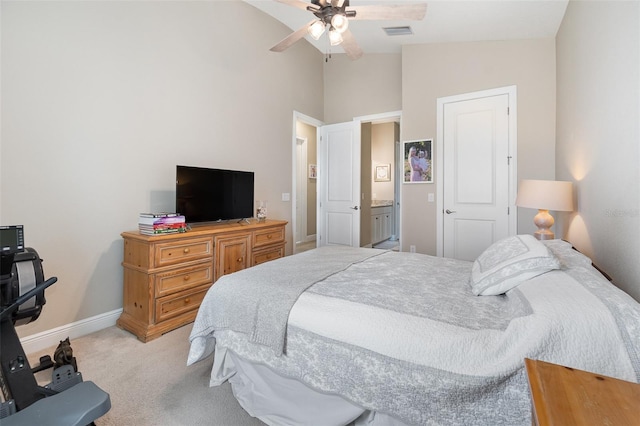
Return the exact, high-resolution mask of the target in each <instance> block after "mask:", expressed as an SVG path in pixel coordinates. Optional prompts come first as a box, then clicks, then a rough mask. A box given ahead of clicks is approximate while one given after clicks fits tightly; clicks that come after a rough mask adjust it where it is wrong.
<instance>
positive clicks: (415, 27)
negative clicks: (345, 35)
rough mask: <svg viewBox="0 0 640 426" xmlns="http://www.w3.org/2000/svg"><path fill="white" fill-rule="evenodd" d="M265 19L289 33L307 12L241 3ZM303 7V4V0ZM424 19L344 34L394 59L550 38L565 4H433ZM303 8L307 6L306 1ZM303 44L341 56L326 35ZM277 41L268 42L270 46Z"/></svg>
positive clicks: (359, 26) (261, 1)
mask: <svg viewBox="0 0 640 426" xmlns="http://www.w3.org/2000/svg"><path fill="white" fill-rule="evenodd" d="M245 1H246V2H247V3H249V4H251V5H253V6H254V7H256V8H258V9H260V10H262V11H263V12H265V13H267V14H268V15H271V16H272V17H273V18H275V19H277V20H278V21H280V22H282V23H283V24H285V25H286V26H288V27H289V28H291V30H292V31H294V30H297V29H299V28H301V27H302V26H304V25H305V24H307V23H308V22H309V21H310V20H311V19H313V18H314V16H313V15H312V14H311V12H309V11H306V10H302V9H299V8H296V7H292V6H290V5H287V4H283V3H280V2H278V1H276V0H245ZM303 1H309V0H303ZM411 3H416V1H408V0H384V1H382V0H350V6H349V8H347V10H349V9H355V10H356V11H357V9H358V5H375V4H380V5H393V4H411ZM426 3H427V13H426V16H425V18H424V19H423V20H422V21H364V20H352V21H351V22H350V25H349V30H350V31H351V32H352V34H353V36H354V38H355V40H356V41H357V43H358V44H359V45H360V47H361V48H362V50H363V51H364V54H365V55H366V54H367V53H399V52H400V51H401V49H402V45H405V44H424V43H447V42H466V41H486V40H516V39H535V38H553V37H555V35H556V33H557V31H558V28H559V27H560V24H561V22H562V18H563V16H564V12H565V10H566V7H567V3H568V0H498V1H484V0H467V1H459V0H435V1H426ZM309 4H311V3H310V1H309ZM407 25H409V26H410V27H411V30H412V32H413V34H411V35H396V36H388V35H387V34H386V32H385V31H384V30H383V28H385V27H399V26H407ZM305 39H306V40H307V41H309V42H310V43H311V44H312V45H314V46H315V47H316V48H317V49H318V50H320V51H321V52H323V53H324V52H327V51H328V49H330V50H331V51H332V53H342V49H341V48H340V47H339V46H338V47H330V45H329V41H328V38H327V36H326V35H324V36H323V37H320V39H319V40H317V41H316V40H313V39H312V38H311V37H310V36H306V37H305ZM279 41H280V40H273V44H274V45H275V44H276V43H278V42H279Z"/></svg>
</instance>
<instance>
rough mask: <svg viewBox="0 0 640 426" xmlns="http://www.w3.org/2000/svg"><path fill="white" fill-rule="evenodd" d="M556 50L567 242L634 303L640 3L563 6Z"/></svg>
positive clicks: (639, 184)
mask: <svg viewBox="0 0 640 426" xmlns="http://www.w3.org/2000/svg"><path fill="white" fill-rule="evenodd" d="M556 46H557V57H558V59H557V63H558V128H557V142H556V176H557V178H558V179H561V180H570V181H573V182H574V184H575V188H576V201H577V209H576V212H575V213H574V214H573V215H571V217H569V218H567V219H566V220H564V221H563V225H564V228H565V232H566V238H567V239H568V240H569V241H571V242H572V243H573V244H574V245H575V246H576V247H577V248H578V249H579V250H581V251H582V252H584V253H585V254H587V255H588V256H590V257H591V258H592V259H593V260H594V262H595V263H596V265H598V266H599V267H600V268H602V269H603V270H604V271H605V272H607V273H608V274H609V275H610V276H611V277H612V278H613V281H614V283H615V284H616V285H618V286H619V287H620V288H622V289H623V290H625V291H626V292H627V293H629V294H630V295H632V296H633V297H635V299H636V300H639V301H640V173H639V172H638V170H639V168H640V131H639V128H638V126H640V119H639V117H640V106H639V105H640V71H639V68H640V65H639V64H640V3H639V2H637V1H634V2H621V1H610V2H602V1H598V2H582V1H571V2H569V5H568V7H567V11H566V14H565V17H564V20H563V22H562V25H561V27H560V30H559V32H558V35H557V38H556Z"/></svg>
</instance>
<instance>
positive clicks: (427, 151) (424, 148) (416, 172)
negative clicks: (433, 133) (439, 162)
mask: <svg viewBox="0 0 640 426" xmlns="http://www.w3.org/2000/svg"><path fill="white" fill-rule="evenodd" d="M403 145H404V151H403V152H404V172H403V176H404V178H403V182H404V183H433V160H432V158H433V156H432V154H433V149H432V148H433V139H421V140H414V141H406V142H404V143H403Z"/></svg>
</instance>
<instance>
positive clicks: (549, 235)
mask: <svg viewBox="0 0 640 426" xmlns="http://www.w3.org/2000/svg"><path fill="white" fill-rule="evenodd" d="M533 236H534V237H536V239H538V240H554V239H555V238H556V234H554V233H553V232H551V231H549V230H548V229H543V230H540V229H539V230H537V231H536V232H534V233H533Z"/></svg>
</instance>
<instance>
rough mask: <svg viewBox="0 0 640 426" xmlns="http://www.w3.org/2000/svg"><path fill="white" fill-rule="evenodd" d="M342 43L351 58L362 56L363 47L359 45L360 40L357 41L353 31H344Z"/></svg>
mask: <svg viewBox="0 0 640 426" xmlns="http://www.w3.org/2000/svg"><path fill="white" fill-rule="evenodd" d="M340 45H341V46H342V48H343V49H344V53H346V54H347V56H348V57H349V58H350V59H352V60H354V61H355V60H356V59H358V58H360V57H361V56H362V49H360V46H358V42H356V39H355V38H354V37H353V34H352V33H351V31H349V30H347V31H345V32H343V33H342V43H340Z"/></svg>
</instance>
